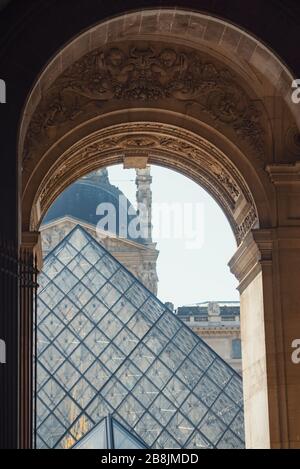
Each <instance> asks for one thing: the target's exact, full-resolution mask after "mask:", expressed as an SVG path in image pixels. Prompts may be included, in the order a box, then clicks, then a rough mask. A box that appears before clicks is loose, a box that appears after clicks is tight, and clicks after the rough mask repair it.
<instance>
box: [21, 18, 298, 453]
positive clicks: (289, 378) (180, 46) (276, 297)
mask: <svg viewBox="0 0 300 469" xmlns="http://www.w3.org/2000/svg"><path fill="white" fill-rule="evenodd" d="M291 80H292V76H291V74H290V73H289V71H288V70H287V69H286V67H285V66H284V65H283V64H282V63H281V62H280V61H279V59H278V58H276V57H275V55H274V54H273V53H272V52H271V51H270V50H268V49H267V48H266V47H265V46H263V45H262V44H260V43H259V42H258V41H257V40H256V39H254V38H253V37H251V36H250V35H249V34H247V33H245V32H243V31H241V30H239V29H238V28H237V27H235V26H232V25H230V24H228V23H225V22H223V21H221V20H218V19H215V18H212V17H208V16H205V15H202V14H198V13H192V12H188V11H181V10H175V9H172V10H169V9H166V10H149V11H144V12H136V13H130V14H128V15H123V16H121V17H118V18H115V19H112V20H109V21H106V22H104V23H101V24H100V25H98V26H95V27H94V28H92V29H90V30H88V31H86V32H85V33H83V34H82V35H80V36H79V37H78V38H77V39H75V40H74V41H73V42H72V43H70V44H69V45H67V46H66V47H64V49H62V51H61V52H60V53H58V54H57V56H56V57H55V58H54V59H53V60H52V61H51V63H50V64H49V65H48V67H47V68H46V69H45V70H44V72H43V73H42V74H41V76H40V78H39V79H38V80H37V82H36V84H35V87H34V89H33V90H32V93H31V95H30V97H29V99H28V102H27V104H26V107H25V110H24V115H23V119H22V123H21V127H20V140H19V155H20V159H21V160H22V179H23V189H22V226H23V242H24V244H25V245H26V246H32V248H33V249H34V248H35V245H36V243H37V239H38V233H37V232H38V228H39V224H40V221H41V219H42V217H43V214H44V213H45V211H46V210H47V208H48V207H49V206H50V204H51V203H52V202H53V200H54V199H55V198H56V197H57V196H58V195H59V194H60V193H61V192H62V190H63V189H64V188H65V187H67V185H69V184H70V183H71V182H72V181H74V180H75V179H77V178H78V177H80V176H82V175H84V174H86V173H88V172H89V171H91V170H93V169H94V168H96V167H97V168H98V167H99V166H101V165H103V166H107V165H110V164H116V163H119V162H125V164H127V165H136V166H137V165H140V164H145V162H147V161H148V162H149V163H155V164H161V165H163V166H167V167H169V168H172V169H175V170H177V171H180V172H182V173H183V174H185V175H187V176H188V177H190V178H192V179H194V180H195V181H196V182H198V183H199V184H201V185H202V186H204V187H205V188H206V189H207V190H208V191H209V192H210V193H211V194H212V196H213V197H214V198H215V199H216V200H217V201H218V203H219V204H220V205H221V207H222V208H223V210H224V211H225V213H226V215H227V217H228V219H229V222H230V224H231V226H232V228H233V231H234V233H235V236H236V239H237V243H238V245H239V248H238V251H237V254H236V255H235V257H234V259H233V260H232V261H231V263H230V266H231V269H232V271H233V272H234V273H235V275H236V276H237V277H238V279H239V282H240V292H241V308H242V309H241V314H242V341H243V356H244V383H245V416H246V440H247V445H248V447H249V448H268V447H273V448H279V447H299V446H300V443H299V440H298V438H299V435H300V415H298V416H297V418H296V419H295V413H294V415H292V414H293V412H291V409H296V404H297V402H296V396H297V392H298V391H299V388H300V382H299V379H298V378H297V377H296V375H295V369H294V368H293V367H292V368H291V367H290V363H289V344H290V343H291V339H292V338H293V336H292V334H293V333H295V331H293V330H292V329H290V328H289V327H288V326H287V323H286V321H287V319H288V318H291V320H292V321H294V320H295V317H296V314H297V310H296V308H297V304H298V303H297V289H296V288H295V289H293V290H292V291H291V292H290V298H293V299H294V304H293V305H292V307H291V304H290V303H289V301H287V300H285V304H283V303H284V301H283V298H282V297H281V295H282V294H283V293H282V292H284V294H285V295H287V291H288V289H289V288H292V284H291V285H290V286H289V282H288V281H287V279H286V275H287V268H288V264H289V260H291V258H293V256H295V255H296V258H297V259H299V256H300V252H299V249H300V232H299V228H298V227H299V226H300V218H299V209H298V205H297V200H298V201H299V200H300V190H299V166H298V165H297V163H296V161H297V160H299V157H300V148H299V141H298V139H297V135H298V123H299V111H298V108H296V107H295V106H294V105H293V104H292V102H291V100H290V99H289V97H290V95H289V92H290V86H291ZM291 187H292V191H290V189H291ZM291 256H292V257H291ZM294 259H295V257H294ZM297 269H298V270H297ZM297 272H298V273H300V272H299V267H296V266H295V273H297ZM291 301H292V300H291ZM287 308H290V310H289V311H287ZM284 314H285V315H286V317H285V318H284V317H283V315H284ZM25 352H26V351H25ZM27 352H28V351H27ZM25 355H26V353H25ZM29 362H30V360H29Z"/></svg>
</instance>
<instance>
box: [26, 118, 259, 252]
mask: <svg viewBox="0 0 300 469" xmlns="http://www.w3.org/2000/svg"><path fill="white" fill-rule="evenodd" d="M127 155H129V156H130V157H131V158H132V156H133V155H136V156H137V157H139V158H145V159H147V161H148V163H149V164H155V163H158V164H163V163H164V161H165V162H166V166H168V167H172V169H178V170H179V171H180V170H181V172H183V173H184V174H186V175H187V176H190V177H191V178H192V179H194V180H195V181H196V182H198V183H199V184H201V185H202V186H203V187H204V188H205V189H207V190H208V192H210V193H211V195H212V196H213V197H214V198H215V199H217V200H218V201H219V202H220V203H221V206H222V207H223V209H224V211H225V213H226V214H227V216H228V218H229V221H230V223H231V226H232V228H233V231H234V234H235V236H236V239H237V242H238V244H240V243H241V241H242V239H243V238H244V236H245V235H246V234H247V232H248V231H249V230H250V229H251V228H252V227H253V226H254V225H255V223H257V221H258V215H257V211H256V208H255V205H254V201H253V198H252V196H251V193H250V190H249V189H248V187H247V185H246V183H245V181H244V179H243V177H242V176H241V175H240V173H239V172H238V171H237V169H236V168H235V166H234V165H233V164H232V163H231V161H230V160H229V158H227V157H226V156H225V155H224V153H223V152H222V151H221V150H219V149H217V147H215V146H214V145H213V144H211V143H210V142H208V141H207V140H206V139H204V138H202V137H200V136H199V135H197V134H195V133H193V132H190V131H187V130H183V129H181V128H178V127H175V126H173V125H168V124H160V123H157V124H156V123H149V122H138V123H135V122H131V123H127V124H120V125H115V126H111V127H108V128H104V129H102V130H99V131H98V132H95V133H94V134H92V135H89V136H88V137H87V138H85V139H82V140H81V141H79V142H78V143H76V144H75V145H73V146H72V147H71V148H69V149H68V150H67V151H66V152H64V153H63V154H62V155H61V157H60V158H59V160H58V161H57V162H56V163H55V165H54V166H53V167H52V169H51V172H49V173H48V174H47V175H46V177H45V178H44V180H43V181H42V184H41V185H40V189H39V191H38V193H37V196H36V199H35V203H34V207H36V210H39V211H40V216H37V215H35V213H34V212H33V213H32V222H31V229H32V230H35V229H36V228H37V225H36V223H37V220H38V219H41V218H42V216H43V215H44V214H45V213H46V211H47V209H48V208H49V206H50V205H51V203H52V202H53V201H54V200H55V198H56V197H57V196H58V195H59V194H60V193H61V192H62V191H63V190H64V189H65V188H66V187H67V186H68V185H69V184H71V183H72V182H74V181H75V180H76V179H77V178H78V177H80V176H82V174H83V171H85V173H88V172H90V171H92V170H94V169H97V168H99V163H100V162H101V163H102V165H103V166H108V165H110V164H113V163H117V162H122V161H124V158H125V159H126V156H127ZM171 162H172V164H170V163H171ZM187 168H188V174H187ZM241 199H242V200H244V205H245V207H248V208H247V211H246V213H245V215H244V218H243V219H242V220H240V217H239V219H238V221H237V220H236V219H235V210H236V208H237V207H238V206H239V205H240V203H241Z"/></svg>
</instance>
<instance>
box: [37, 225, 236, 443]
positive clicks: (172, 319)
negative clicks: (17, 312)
mask: <svg viewBox="0 0 300 469" xmlns="http://www.w3.org/2000/svg"><path fill="white" fill-rule="evenodd" d="M39 284H40V288H39V294H38V318H37V328H36V333H37V370H36V376H37V379H36V388H37V389H36V433H35V437H36V446H37V448H70V447H72V446H73V445H74V444H75V443H76V442H77V441H79V440H80V439H81V438H82V437H83V436H84V435H85V434H87V433H88V432H89V431H90V430H92V429H93V428H94V427H95V425H96V424H98V423H99V422H101V421H102V420H103V418H105V417H107V416H108V415H112V416H113V418H114V419H115V420H116V421H118V422H120V423H121V425H123V426H124V427H125V428H126V429H128V431H129V432H130V431H132V432H134V434H136V435H138V437H139V438H140V439H141V440H143V441H144V442H145V443H146V444H147V445H148V446H149V447H151V448H163V449H167V448H243V447H244V423H243V422H244V418H243V395H242V381H241V378H240V376H239V375H238V374H237V373H235V371H234V370H233V369H231V367H230V366H229V365H227V364H226V363H225V362H224V361H223V360H222V359H221V358H220V357H219V356H218V355H217V354H216V353H215V352H214V351H213V350H211V349H210V348H209V347H208V345H206V343H205V342H204V341H203V340H201V339H200V338H199V337H198V336H197V335H195V334H194V333H193V332H192V331H191V330H190V329H189V328H188V327H187V326H186V325H185V324H184V323H183V322H182V321H181V320H180V319H179V318H178V317H176V316H175V315H174V314H173V313H172V312H171V311H169V310H168V309H167V308H166V306H164V305H163V304H162V303H161V302H160V301H159V300H158V299H157V298H155V297H154V296H153V294H151V293H150V292H149V291H148V290H147V289H146V288H145V287H144V286H143V285H142V284H141V283H140V282H139V281H138V280H137V279H135V277H134V276H133V275H132V274H130V273H129V272H128V271H127V270H126V269H125V268H124V267H123V266H122V265H121V264H120V263H118V262H117V261H116V260H115V259H114V258H113V257H112V256H111V255H110V254H109V253H108V252H107V251H106V250H105V249H104V248H103V247H102V246H101V245H100V244H98V243H97V242H96V241H95V240H94V238H92V237H91V236H90V235H89V234H88V233H87V232H86V231H85V230H84V229H83V228H81V227H80V226H77V227H76V228H75V229H74V230H73V231H72V232H71V233H70V234H69V235H68V236H66V238H65V239H64V240H63V241H62V242H61V243H60V244H59V245H58V246H57V247H56V248H55V249H54V250H53V251H52V252H51V253H50V254H49V255H48V256H47V257H46V259H45V263H44V267H43V271H42V273H41V275H40V277H39Z"/></svg>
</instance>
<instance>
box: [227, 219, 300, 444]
mask: <svg viewBox="0 0 300 469" xmlns="http://www.w3.org/2000/svg"><path fill="white" fill-rule="evenodd" d="M230 268H231V271H232V272H233V273H234V274H235V275H236V277H237V279H238V280H239V291H240V294H241V339H242V354H243V380H244V406H245V427H246V428H245V430H246V445H247V447H248V448H273V449H276V448H282V449H283V448H300V407H299V396H300V365H296V364H294V363H293V362H292V353H293V349H292V343H293V341H294V340H295V339H300V227H281V228H273V229H269V230H255V231H253V232H252V233H250V234H249V235H248V236H247V237H246V239H245V240H244V242H243V243H242V245H241V246H240V247H239V249H238V251H237V253H236V254H235V256H234V257H233V259H232V260H231V262H230Z"/></svg>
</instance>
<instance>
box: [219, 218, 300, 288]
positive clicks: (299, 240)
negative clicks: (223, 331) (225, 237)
mask: <svg viewBox="0 0 300 469" xmlns="http://www.w3.org/2000/svg"><path fill="white" fill-rule="evenodd" d="M279 249H300V227H297V226H288V227H279V228H270V229H261V230H259V229H258V230H252V231H251V232H250V233H248V235H247V236H246V238H245V239H244V241H243V242H242V244H241V245H240V246H239V248H238V250H237V251H236V253H235V254H234V256H233V257H232V259H231V260H230V262H229V264H228V266H229V268H230V271H231V272H232V273H233V274H234V275H235V277H236V278H237V280H238V281H239V287H238V289H239V291H240V293H242V291H243V290H244V289H245V288H246V287H247V286H248V285H249V283H250V282H251V281H252V280H253V279H254V278H255V276H256V275H257V274H258V273H259V272H260V271H261V270H262V267H264V266H272V262H273V258H274V252H275V251H276V250H279Z"/></svg>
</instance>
